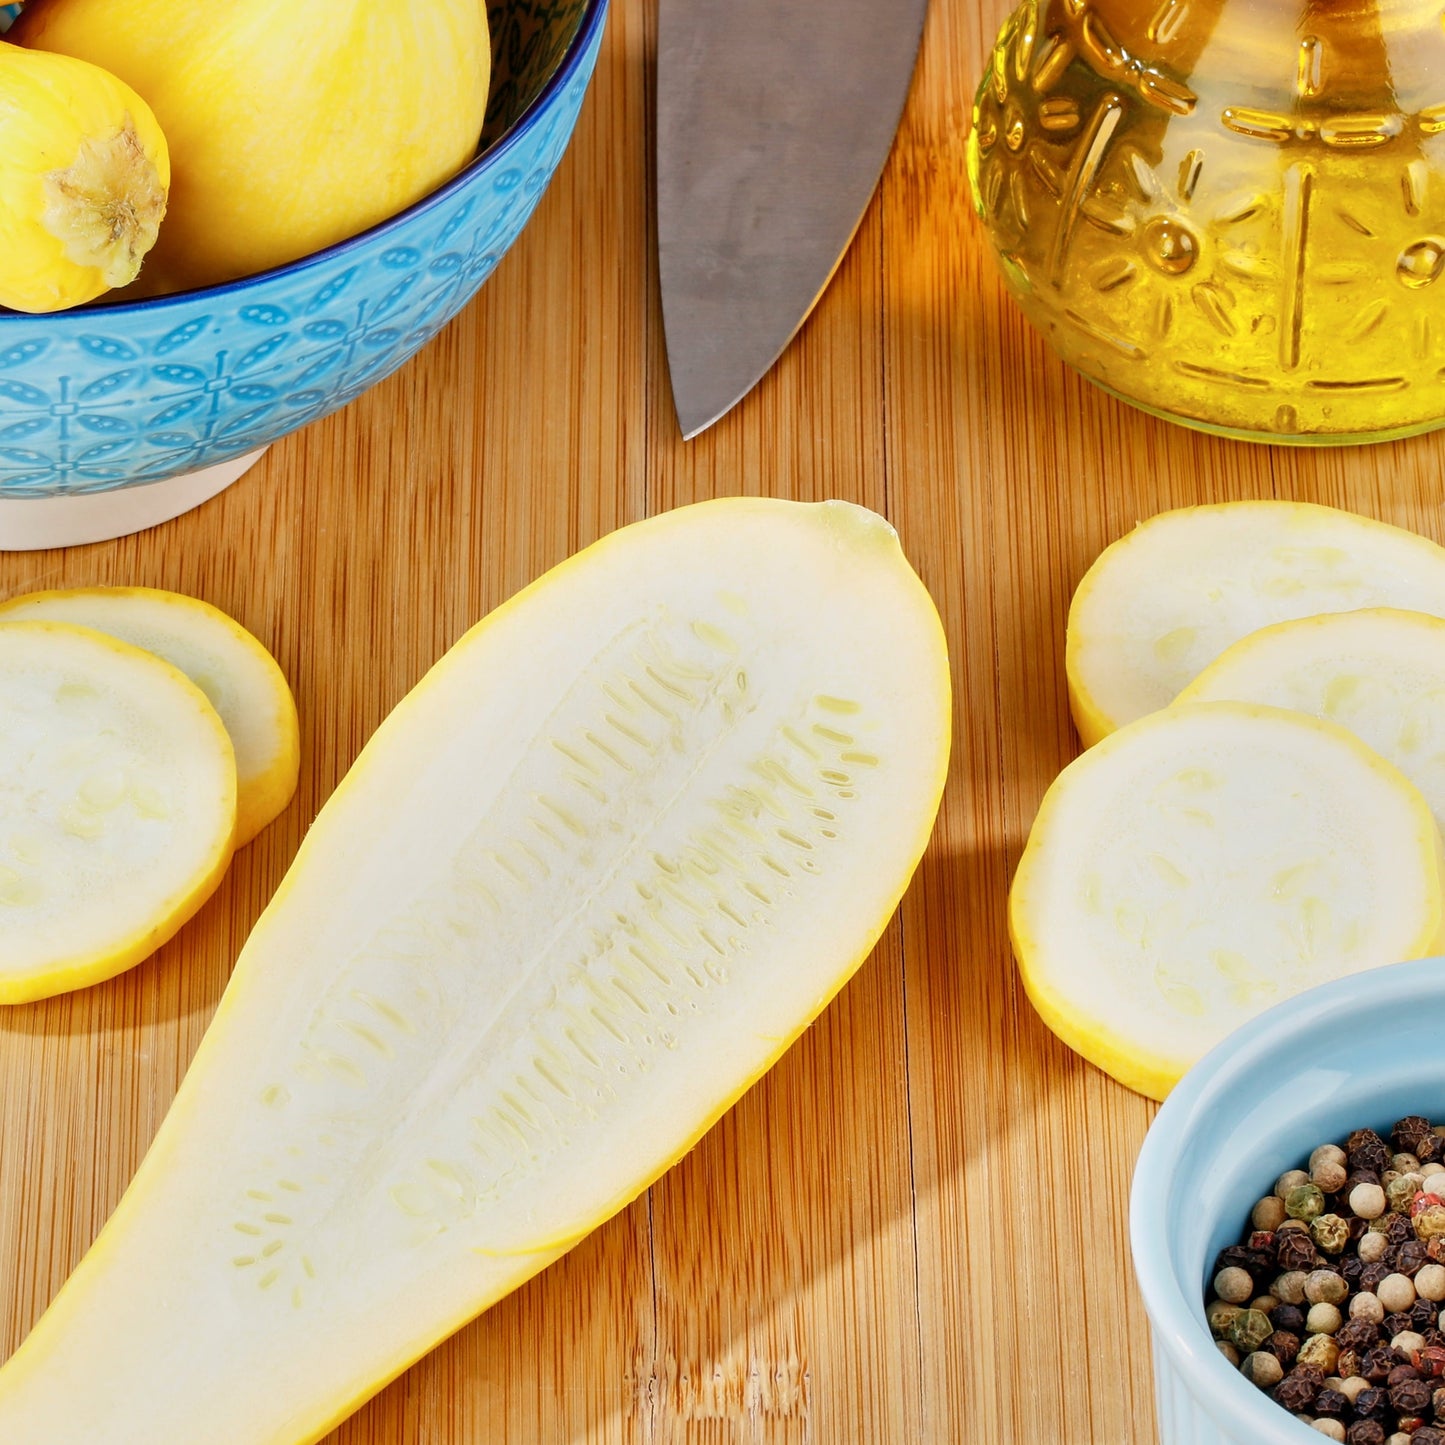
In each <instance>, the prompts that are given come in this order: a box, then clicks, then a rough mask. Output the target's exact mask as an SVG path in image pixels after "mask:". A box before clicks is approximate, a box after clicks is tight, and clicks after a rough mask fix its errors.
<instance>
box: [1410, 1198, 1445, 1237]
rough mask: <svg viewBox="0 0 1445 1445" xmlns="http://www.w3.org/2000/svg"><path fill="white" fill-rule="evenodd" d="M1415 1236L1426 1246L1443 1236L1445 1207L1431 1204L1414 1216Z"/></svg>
mask: <svg viewBox="0 0 1445 1445" xmlns="http://www.w3.org/2000/svg"><path fill="white" fill-rule="evenodd" d="M1415 1235H1416V1237H1417V1238H1418V1239H1423V1240H1424V1241H1425V1242H1426V1243H1427V1244H1428V1243H1429V1242H1430V1240H1432V1239H1439V1238H1440V1236H1441V1235H1445V1205H1441V1204H1431V1205H1429V1206H1427V1207H1426V1208H1425V1209H1422V1210H1421V1211H1420V1213H1419V1214H1417V1215H1416V1216H1415Z"/></svg>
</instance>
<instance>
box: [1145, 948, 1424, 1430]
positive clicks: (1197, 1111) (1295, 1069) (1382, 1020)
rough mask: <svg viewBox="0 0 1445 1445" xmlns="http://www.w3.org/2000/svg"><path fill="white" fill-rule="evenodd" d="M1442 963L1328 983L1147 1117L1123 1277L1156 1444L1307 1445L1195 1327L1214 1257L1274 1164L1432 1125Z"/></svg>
mask: <svg viewBox="0 0 1445 1445" xmlns="http://www.w3.org/2000/svg"><path fill="white" fill-rule="evenodd" d="M1442 1038H1445V958H1427V959H1422V960H1420V961H1418V962H1415V963H1401V964H1394V965H1392V966H1390V967H1388V968H1381V969H1372V970H1367V971H1366V972H1364V973H1358V974H1353V975H1351V976H1350V977H1348V978H1342V979H1337V980H1335V981H1334V982H1333V983H1328V984H1323V985H1321V986H1320V987H1319V988H1314V989H1310V990H1308V991H1307V992H1305V993H1302V994H1298V995H1296V996H1295V997H1294V998H1292V999H1288V1000H1286V1001H1285V1002H1284V1003H1281V1004H1277V1005H1276V1006H1275V1007H1274V1008H1272V1009H1270V1010H1269V1011H1268V1012H1267V1013H1264V1014H1261V1015H1260V1016H1259V1017H1257V1018H1255V1019H1253V1020H1251V1021H1250V1022H1249V1023H1247V1024H1245V1025H1243V1026H1242V1027H1241V1028H1239V1029H1238V1030H1236V1031H1235V1032H1234V1033H1232V1034H1231V1035H1230V1036H1229V1037H1228V1038H1226V1039H1225V1040H1224V1041H1223V1043H1221V1044H1219V1045H1218V1046H1217V1047H1216V1048H1215V1049H1214V1050H1212V1051H1211V1052H1210V1053H1209V1054H1207V1055H1206V1056H1205V1057H1204V1058H1203V1059H1201V1060H1200V1061H1199V1063H1197V1064H1196V1065H1195V1066H1194V1067H1193V1068H1192V1069H1191V1070H1190V1071H1189V1072H1188V1073H1187V1074H1186V1075H1185V1076H1184V1078H1183V1079H1182V1080H1181V1081H1180V1082H1179V1084H1178V1085H1177V1086H1176V1087H1175V1089H1174V1091H1173V1092H1172V1093H1171V1094H1170V1095H1169V1097H1168V1099H1166V1100H1165V1102H1164V1105H1163V1107H1162V1108H1161V1109H1160V1110H1159V1113H1158V1115H1157V1116H1156V1118H1155V1120H1154V1123H1153V1125H1152V1126H1151V1128H1150V1130H1149V1134H1148V1137H1147V1138H1146V1139H1145V1141H1144V1147H1143V1149H1141V1150H1140V1152H1139V1159H1138V1162H1137V1163H1136V1165H1135V1169H1134V1183H1133V1193H1132V1198H1131V1201H1130V1210H1129V1233H1130V1243H1131V1246H1132V1250H1133V1257H1134V1268H1135V1273H1136V1275H1137V1277H1138V1282H1139V1288H1140V1290H1141V1291H1142V1294H1143V1298H1144V1307H1145V1309H1146V1311H1147V1312H1148V1315H1149V1322H1150V1326H1151V1329H1152V1333H1153V1351H1154V1385H1155V1393H1156V1397H1157V1402H1158V1416H1159V1435H1160V1440H1161V1445H1310V1442H1314V1445H1319V1442H1320V1440H1321V1439H1322V1438H1323V1437H1322V1436H1321V1435H1319V1434H1318V1433H1317V1432H1316V1431H1314V1430H1312V1429H1310V1428H1309V1426H1307V1425H1303V1424H1301V1423H1300V1422H1299V1421H1297V1420H1295V1419H1294V1418H1293V1417H1292V1416H1291V1415H1289V1414H1288V1413H1286V1411H1284V1410H1283V1409H1281V1408H1280V1406H1279V1405H1277V1404H1275V1402H1274V1401H1273V1400H1271V1399H1269V1398H1268V1397H1267V1396H1266V1395H1264V1394H1263V1393H1262V1392H1261V1391H1260V1390H1258V1389H1257V1388H1256V1387H1255V1386H1253V1385H1251V1384H1249V1383H1248V1381H1246V1380H1245V1379H1244V1377H1243V1376H1242V1375H1240V1373H1239V1372H1238V1371H1237V1370H1235V1369H1234V1368H1232V1367H1231V1366H1230V1365H1229V1364H1228V1363H1227V1362H1226V1361H1225V1359H1224V1358H1223V1356H1221V1355H1220V1354H1219V1352H1218V1350H1216V1348H1215V1346H1214V1342H1213V1340H1212V1339H1211V1337H1210V1333H1209V1327H1208V1326H1207V1325H1206V1324H1205V1321H1204V1298H1205V1296H1204V1291H1205V1288H1206V1286H1207V1285H1208V1282H1209V1279H1210V1276H1211V1272H1212V1266H1213V1263H1214V1257H1215V1255H1216V1254H1217V1253H1218V1251H1219V1250H1221V1249H1222V1248H1224V1246H1225V1245H1227V1244H1234V1243H1237V1242H1238V1240H1239V1237H1240V1234H1241V1232H1242V1231H1243V1230H1244V1228H1245V1226H1246V1225H1247V1223H1248V1220H1249V1212H1250V1210H1251V1208H1252V1207H1253V1206H1254V1203H1255V1201H1256V1200H1257V1199H1259V1198H1260V1196H1261V1195H1263V1194H1266V1193H1268V1192H1269V1190H1270V1189H1271V1187H1272V1186H1273V1184H1274V1181H1275V1180H1276V1179H1277V1178H1279V1176H1280V1175H1281V1174H1282V1173H1284V1171H1285V1170H1286V1169H1295V1168H1298V1167H1300V1165H1301V1164H1302V1162H1303V1161H1304V1160H1305V1159H1307V1158H1308V1156H1309V1153H1310V1151H1311V1150H1312V1149H1313V1148H1314V1147H1315V1146H1316V1145H1318V1144H1322V1143H1325V1142H1327V1141H1335V1142H1338V1141H1340V1140H1343V1138H1344V1137H1345V1136H1346V1135H1347V1134H1348V1133H1349V1132H1350V1130H1352V1129H1357V1128H1361V1127H1364V1126H1369V1127H1372V1128H1375V1129H1384V1130H1388V1129H1389V1127H1390V1126H1391V1125H1393V1124H1394V1122H1395V1121H1396V1120H1397V1119H1400V1118H1403V1117H1404V1116H1405V1115H1407V1114H1424V1115H1425V1116H1426V1117H1428V1118H1430V1119H1432V1120H1435V1121H1437V1122H1438V1121H1441V1120H1445V1049H1442V1048H1441V1040H1442Z"/></svg>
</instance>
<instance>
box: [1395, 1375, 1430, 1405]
mask: <svg viewBox="0 0 1445 1445" xmlns="http://www.w3.org/2000/svg"><path fill="white" fill-rule="evenodd" d="M1433 1393H1434V1392H1433V1391H1432V1390H1431V1389H1430V1387H1429V1385H1427V1384H1426V1383H1425V1382H1424V1380H1422V1379H1420V1378H1419V1376H1416V1377H1415V1378H1414V1379H1412V1380H1401V1381H1400V1383H1399V1384H1398V1385H1393V1386H1391V1388H1390V1404H1391V1405H1392V1406H1393V1407H1394V1408H1395V1409H1396V1410H1397V1411H1398V1412H1399V1413H1400V1414H1402V1415H1422V1414H1424V1412H1425V1411H1426V1410H1428V1409H1429V1408H1430V1396H1431V1395H1432V1394H1433Z"/></svg>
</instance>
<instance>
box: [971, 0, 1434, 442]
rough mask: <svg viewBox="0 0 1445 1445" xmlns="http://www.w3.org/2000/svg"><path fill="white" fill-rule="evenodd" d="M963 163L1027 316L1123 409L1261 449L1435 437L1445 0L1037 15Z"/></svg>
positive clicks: (983, 107)
mask: <svg viewBox="0 0 1445 1445" xmlns="http://www.w3.org/2000/svg"><path fill="white" fill-rule="evenodd" d="M968 164H969V178H970V182H971V185H972V188H973V195H974V202H975V205H976V207H977V210H978V213H979V216H980V217H981V219H982V221H983V224H984V227H985V230H986V233H987V235H988V237H989V239H990V241H991V242H992V244H993V247H994V248H995V250H996V252H997V255H998V259H999V262H1000V265H1001V268H1002V271H1003V275H1004V277H1005V279H1006V281H1007V284H1008V286H1009V289H1010V290H1011V292H1012V293H1013V295H1014V296H1015V297H1016V299H1017V300H1018V302H1019V304H1020V305H1021V307H1022V308H1023V310H1024V312H1025V314H1026V315H1027V316H1028V317H1029V319H1030V320H1031V321H1032V322H1033V323H1034V324H1035V325H1036V326H1037V327H1038V328H1039V329H1040V330H1041V331H1042V332H1043V333H1044V335H1045V336H1047V337H1048V338H1049V340H1050V341H1051V342H1052V344H1053V345H1054V346H1055V348H1056V349H1057V350H1058V351H1059V353H1060V354H1061V355H1062V356H1063V357H1064V359H1065V360H1066V361H1068V362H1069V363H1070V364H1071V365H1073V366H1075V367H1076V368H1077V369H1078V370H1079V371H1081V372H1082V373H1083V374H1084V375H1086V376H1087V377H1089V378H1090V379H1091V380H1093V381H1095V382H1097V383H1098V384H1099V385H1101V386H1103V387H1105V388H1107V389H1108V390H1109V391H1111V392H1113V393H1115V394H1117V395H1118V396H1120V397H1122V398H1124V399H1125V400H1127V401H1130V402H1132V403H1134V404H1135V405H1137V406H1140V407H1143V408H1144V409H1146V410H1148V411H1151V412H1154V413H1156V414H1158V415H1161V416H1165V417H1168V418H1170V419H1172V420H1175V421H1179V422H1183V423H1185V424H1187V425H1191V426H1197V427H1202V428H1204V429H1206V430H1210V431H1216V432H1223V433H1225V434H1228V435H1232V436H1239V437H1244V438H1248V439H1252V440H1259V441H1271V442H1304V443H1310V442H1314V443H1331V442H1336V443H1338V442H1359V441H1379V440H1384V439H1386V438H1389V437H1398V436H1406V435H1410V434H1412V433H1415V432H1420V431H1425V430H1428V429H1429V428H1431V427H1435V426H1439V425H1441V424H1442V423H1445V279H1442V278H1445V28H1442V16H1441V11H1440V8H1439V7H1438V5H1437V6H1435V7H1429V6H1425V5H1423V4H1420V3H1418V0H1343V3H1332V0H1305V3H1304V4H1299V3H1283V0H1144V3H1142V4H1139V3H1131V0H1026V3H1025V4H1023V5H1021V6H1020V7H1019V8H1018V9H1017V10H1015V11H1014V13H1013V14H1012V15H1011V16H1010V17H1009V18H1008V20H1007V21H1006V22H1005V24H1004V26H1003V29H1002V31H1001V32H1000V34H999V37H998V40H997V42H996V44H995V46H994V50H993V53H992V56H991V59H990V62H989V65H988V67H987V69H986V71H985V74H984V76H983V80H982V83H981V84H980V86H979V90H978V94H977V98H976V101H975V105H974V114H973V127H972V130H971V133H970V136H969V142H968Z"/></svg>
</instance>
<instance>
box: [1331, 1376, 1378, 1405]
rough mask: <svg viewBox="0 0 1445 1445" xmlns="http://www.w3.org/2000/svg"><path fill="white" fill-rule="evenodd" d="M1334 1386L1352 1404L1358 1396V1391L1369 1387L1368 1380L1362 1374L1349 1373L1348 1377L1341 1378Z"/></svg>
mask: <svg viewBox="0 0 1445 1445" xmlns="http://www.w3.org/2000/svg"><path fill="white" fill-rule="evenodd" d="M1335 1388H1336V1389H1338V1390H1339V1392H1340V1394H1342V1395H1343V1396H1344V1397H1345V1398H1346V1399H1347V1400H1348V1401H1349V1402H1350V1404H1352V1405H1353V1404H1354V1403H1355V1401H1356V1400H1357V1399H1358V1398H1359V1394H1360V1391H1361V1390H1368V1389H1369V1388H1370V1382H1369V1381H1368V1380H1367V1379H1366V1378H1365V1377H1364V1376H1363V1375H1351V1376H1349V1378H1348V1379H1344V1380H1341V1381H1340V1383H1339V1384H1338V1385H1337V1386H1336V1387H1335Z"/></svg>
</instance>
